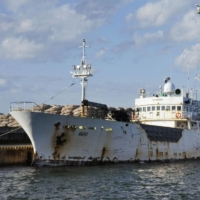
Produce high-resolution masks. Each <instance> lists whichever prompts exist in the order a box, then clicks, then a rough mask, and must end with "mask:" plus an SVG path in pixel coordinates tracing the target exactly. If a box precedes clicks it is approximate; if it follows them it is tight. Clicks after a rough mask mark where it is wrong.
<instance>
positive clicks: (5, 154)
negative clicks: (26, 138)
mask: <svg viewBox="0 0 200 200" xmlns="http://www.w3.org/2000/svg"><path fill="white" fill-rule="evenodd" d="M32 159H33V148H32V146H31V145H20V146H16V145H0V166H2V165H28V166H30V165H31V164H32Z"/></svg>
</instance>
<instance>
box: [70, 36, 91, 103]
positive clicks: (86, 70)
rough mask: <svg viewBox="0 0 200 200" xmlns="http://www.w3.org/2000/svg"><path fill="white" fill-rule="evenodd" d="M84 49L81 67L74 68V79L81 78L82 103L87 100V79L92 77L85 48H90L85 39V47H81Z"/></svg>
mask: <svg viewBox="0 0 200 200" xmlns="http://www.w3.org/2000/svg"><path fill="white" fill-rule="evenodd" d="M79 47H81V48H83V56H82V60H81V64H80V65H73V66H72V70H73V71H72V72H71V73H72V77H73V78H81V79H82V80H81V85H82V101H83V100H85V87H86V84H87V77H90V76H92V74H91V65H90V64H86V56H85V48H86V47H89V46H86V41H85V39H83V45H82V46H79Z"/></svg>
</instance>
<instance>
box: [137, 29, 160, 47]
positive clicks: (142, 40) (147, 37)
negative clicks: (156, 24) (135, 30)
mask: <svg viewBox="0 0 200 200" xmlns="http://www.w3.org/2000/svg"><path fill="white" fill-rule="evenodd" d="M133 37H134V41H135V44H139V45H141V44H146V43H149V42H156V41H158V40H162V39H164V33H163V31H161V30H160V31H157V32H156V33H146V34H144V35H138V34H134V36H133Z"/></svg>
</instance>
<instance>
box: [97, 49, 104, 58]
mask: <svg viewBox="0 0 200 200" xmlns="http://www.w3.org/2000/svg"><path fill="white" fill-rule="evenodd" d="M105 52H106V49H101V50H99V51H98V52H97V53H96V54H95V58H99V57H101V56H102V55H103V54H104V53H105Z"/></svg>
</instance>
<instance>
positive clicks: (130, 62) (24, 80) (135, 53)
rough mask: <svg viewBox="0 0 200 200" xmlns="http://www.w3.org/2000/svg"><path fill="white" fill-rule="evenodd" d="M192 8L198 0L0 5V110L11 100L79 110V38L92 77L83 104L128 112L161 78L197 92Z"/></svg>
mask: <svg viewBox="0 0 200 200" xmlns="http://www.w3.org/2000/svg"><path fill="white" fill-rule="evenodd" d="M195 4H200V0H176V1H175V0H148V1H147V0H101V1H98V0H51V1H48V0H17V1H16V0H0V93H1V95H0V113H8V112H9V108H10V103H11V102H17V101H29V102H30V101H31V102H35V103H36V104H41V103H46V104H51V105H54V104H56V105H71V104H76V105H79V104H80V103H81V85H80V82H79V81H80V79H73V78H72V74H71V73H70V71H71V70H72V65H77V64H80V62H81V59H82V49H81V48H79V46H80V45H82V41H83V39H85V40H86V44H87V45H89V48H86V59H87V63H88V64H91V66H92V74H93V77H90V78H89V79H88V84H87V89H86V99H88V100H89V101H92V102H98V103H103V104H107V105H108V106H112V107H134V101H135V98H137V97H138V91H139V89H140V88H145V90H146V92H147V94H148V95H149V96H151V95H153V94H155V93H156V92H158V91H159V86H163V85H164V81H163V80H164V78H166V77H171V81H172V82H173V83H174V84H175V87H176V88H184V89H186V90H187V89H195V90H198V91H199V89H200V80H197V79H195V77H196V76H197V75H199V74H200V69H199V67H200V15H198V14H197V13H196V6H195ZM72 83H75V84H74V85H71V84H72ZM70 85H71V86H70ZM198 97H200V92H199V93H198Z"/></svg>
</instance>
